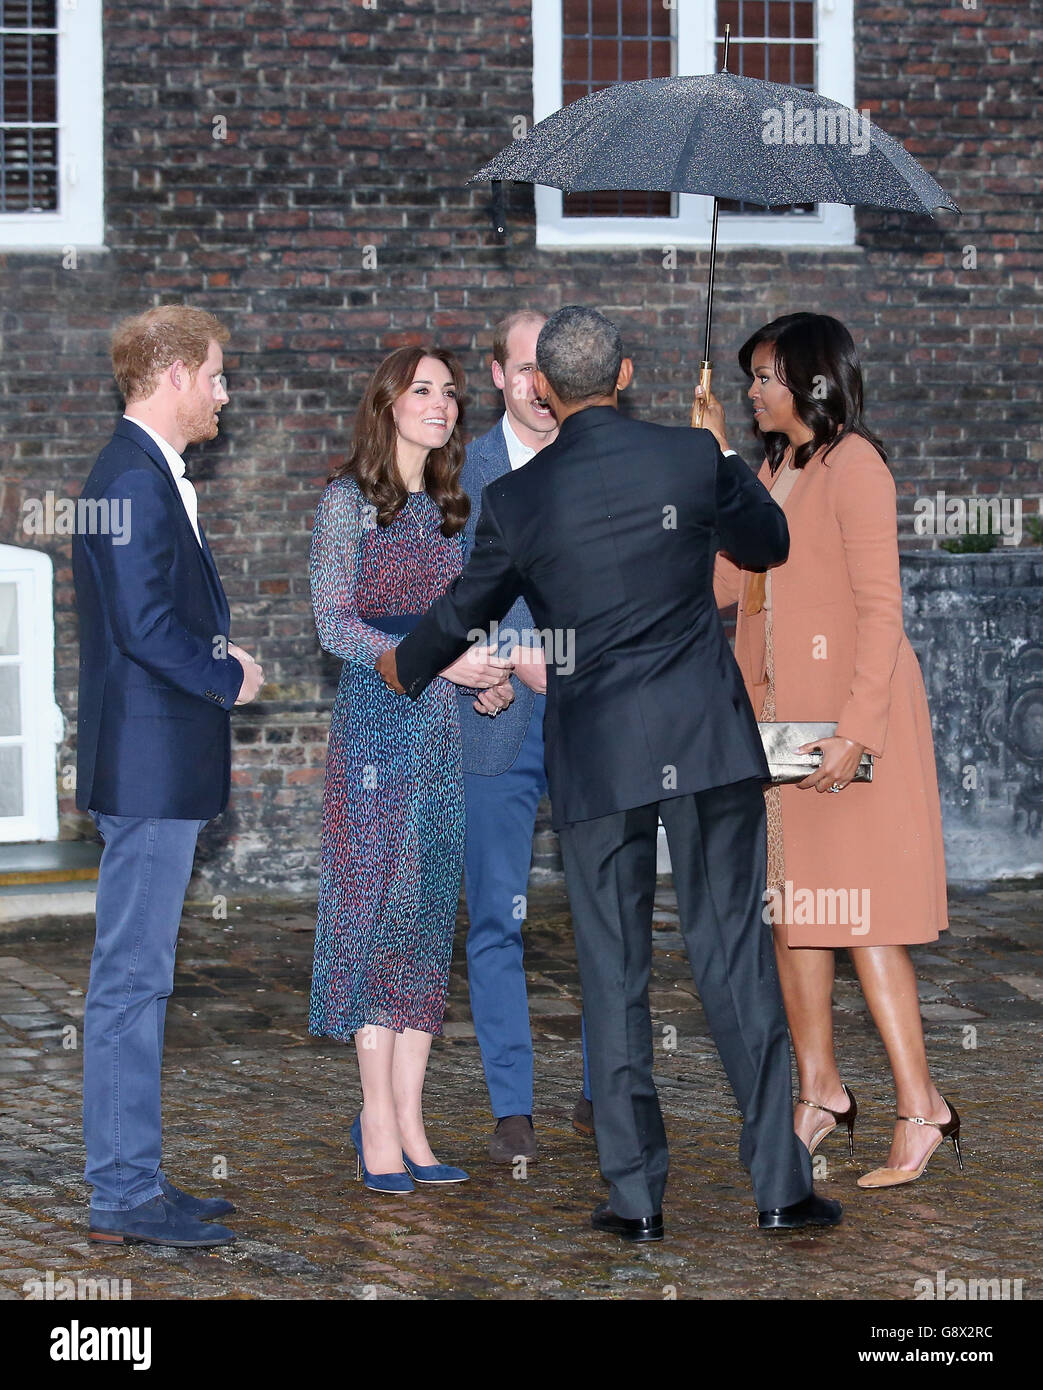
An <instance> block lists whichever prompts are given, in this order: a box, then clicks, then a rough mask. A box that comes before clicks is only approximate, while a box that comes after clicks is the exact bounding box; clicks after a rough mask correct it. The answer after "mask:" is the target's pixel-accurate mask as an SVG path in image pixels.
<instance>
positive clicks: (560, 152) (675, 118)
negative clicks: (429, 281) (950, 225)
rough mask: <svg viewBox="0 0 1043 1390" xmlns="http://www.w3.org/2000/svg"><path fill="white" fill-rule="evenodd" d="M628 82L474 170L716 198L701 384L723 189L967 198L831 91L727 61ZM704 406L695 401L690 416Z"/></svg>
mask: <svg viewBox="0 0 1043 1390" xmlns="http://www.w3.org/2000/svg"><path fill="white" fill-rule="evenodd" d="M729 33H730V26H726V27H725V47H724V65H723V69H722V71H721V72H717V73H712V74H710V75H709V76H704V77H660V78H650V79H648V80H647V81H643V82H621V83H617V84H616V85H615V86H612V87H606V88H604V89H603V90H602V91H599V92H592V93H591V94H590V95H589V96H585V97H581V98H580V99H579V101H574V102H572V103H571V105H569V106H565V107H563V108H562V109H561V110H560V111H555V112H554V114H553V115H551V116H548V117H547V118H546V119H545V120H542V121H540V122H539V124H538V125H535V126H533V128H532V130H531V131H530V132H529V134H528V135H527V136H526V137H525V139H524V140H518V141H515V142H513V143H512V144H511V145H509V146H508V147H507V148H506V149H504V150H501V151H500V153H499V154H498V155H496V157H495V158H494V159H492V160H490V161H489V163H488V164H484V165H483V166H482V167H481V168H480V169H479V170H477V171H476V172H475V173H474V174H473V175H472V176H471V179H470V182H471V183H476V182H479V181H481V180H484V179H514V180H517V181H520V182H527V183H542V184H548V185H550V186H551V187H552V188H561V189H564V190H565V191H566V192H568V193H574V192H578V191H587V190H603V189H637V190H648V191H653V192H673V193H702V194H707V195H710V196H711V197H712V198H713V200H714V202H713V224H712V230H711V234H710V269H709V284H708V288H707V294H706V334H705V342H704V351H703V360H702V363H701V364H700V372H699V385H701V386H702V387H703V388H704V389H705V390H706V391H707V392H709V389H710V379H711V371H712V363H711V361H710V331H711V326H712V322H713V283H714V272H715V268H716V260H717V217H718V200H719V199H721V198H732V199H737V200H739V201H741V202H746V203H758V204H761V205H762V206H764V207H782V206H787V205H789V204H794V203H796V204H799V203H846V204H849V205H850V206H864V207H877V208H892V209H896V210H900V211H905V212H919V213H928V214H930V215H931V216H933V215H934V212H935V210H936V209H937V208H948V209H950V210H951V211H953V212H959V208H958V207H957V206H956V204H955V203H954V202H953V200H952V199H951V198H950V197H949V195H948V194H947V193H946V192H945V190H944V189H943V188H942V187H941V186H940V185H939V184H938V183H936V182H935V180H934V179H933V178H932V177H931V176H930V174H928V173H927V171H926V169H924V168H922V166H921V165H919V164H918V163H917V162H916V160H915V159H913V157H912V155H910V154H909V153H908V152H907V151H906V150H905V149H903V148H902V146H901V145H900V144H899V143H898V141H897V140H893V139H892V138H891V136H890V135H888V134H887V133H886V132H885V131H883V130H881V129H880V128H879V126H875V125H872V124H871V122H870V121H869V119H868V117H863V115H862V114H861V113H860V112H858V111H852V110H850V108H848V107H846V106H842V105H841V104H840V103H839V102H836V101H832V100H831V99H830V98H829V97H823V96H819V95H818V93H817V92H809V91H805V90H804V89H803V88H800V87H791V86H787V85H785V84H783V83H781V82H762V81H759V80H757V79H756V78H752V77H741V76H739V75H738V74H736V73H731V72H728V70H727V69H728V42H729ZM701 420H702V405H701V403H700V402H699V401H698V399H697V400H696V402H695V404H694V405H693V407H692V423H693V424H695V425H697V424H700V423H701Z"/></svg>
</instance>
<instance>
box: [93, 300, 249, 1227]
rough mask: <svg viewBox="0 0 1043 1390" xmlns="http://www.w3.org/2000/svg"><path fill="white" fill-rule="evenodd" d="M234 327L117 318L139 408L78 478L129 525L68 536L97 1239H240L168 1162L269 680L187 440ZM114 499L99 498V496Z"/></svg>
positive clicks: (212, 411)
mask: <svg viewBox="0 0 1043 1390" xmlns="http://www.w3.org/2000/svg"><path fill="white" fill-rule="evenodd" d="M227 339H228V331H227V329H225V328H224V327H223V326H222V325H221V324H220V323H219V322H218V320H217V319H215V318H214V317H213V316H212V315H211V314H208V313H205V312H204V311H203V310H201V309H194V308H190V307H188V306H186V305H166V306H163V307H161V308H156V309H150V310H148V311H147V312H145V313H144V314H141V315H139V316H138V317H136V318H132V319H127V320H125V321H124V322H123V323H121V324H120V325H119V327H118V328H117V329H116V332H115V334H114V336H113V346H112V362H113V369H114V372H115V376H116V382H117V385H118V386H119V388H120V391H121V393H122V395H123V398H124V400H125V402H126V413H125V415H124V416H123V418H122V420H121V421H120V422H119V424H118V425H117V426H116V431H115V434H114V435H113V437H112V439H111V440H110V441H109V443H108V444H106V446H105V448H104V449H103V450H102V451H101V454H100V455H99V457H98V460H97V462H96V463H95V465H94V468H93V469H92V470H91V473H90V476H89V477H88V479H87V481H86V483H85V484H84V487H83V491H82V493H81V496H82V497H83V498H86V499H90V500H94V501H96V502H98V503H99V505H98V506H97V507H96V508H94V509H92V510H93V515H95V516H100V517H102V518H104V517H105V516H106V515H108V514H111V513H112V512H113V509H114V508H115V509H117V510H118V511H120V512H121V513H122V525H121V527H120V529H119V532H118V533H117V532H115V531H112V529H111V528H108V531H106V528H104V527H101V526H99V527H96V528H95V527H92V529H91V530H90V531H85V532H84V533H83V534H77V535H76V536H75V537H74V540H73V573H74V576H75V581H76V602H77V608H78V610H79V619H80V693H79V719H78V734H77V792H76V804H77V806H79V807H80V809H81V810H86V811H89V812H90V814H91V816H92V817H93V819H94V823H95V825H96V826H97V828H98V831H99V833H100V834H101V837H102V839H103V840H104V841H105V849H104V852H103V854H102V858H101V866H100V869H99V872H98V901H97V933H96V939H95V945H94V954H93V956H92V957H91V972H90V984H89V987H88V990H87V1000H86V1010H85V1014H84V1022H83V1052H84V1056H83V1134H84V1143H85V1146H86V1150H87V1165H86V1169H85V1173H84V1176H85V1178H86V1181H87V1182H88V1183H89V1184H90V1185H91V1187H92V1189H93V1191H92V1196H91V1211H90V1238H91V1240H94V1241H100V1242H105V1243H110V1244H123V1243H124V1242H131V1241H133V1242H144V1243H148V1244H155V1245H175V1246H206V1245H226V1244H228V1243H229V1242H230V1241H232V1240H234V1239H235V1236H234V1234H233V1233H232V1231H230V1230H228V1229H227V1228H226V1227H224V1226H218V1225H215V1224H207V1223H208V1222H211V1223H212V1221H213V1218H214V1217H217V1216H223V1215H226V1214H227V1213H229V1212H231V1211H233V1210H234V1208H233V1207H232V1205H231V1203H229V1202H226V1201H224V1200H223V1199H221V1198H198V1197H193V1196H190V1195H189V1194H188V1193H186V1192H182V1191H180V1190H179V1189H178V1188H176V1187H175V1186H174V1185H173V1183H172V1182H170V1180H169V1179H168V1178H167V1177H166V1175H165V1174H164V1172H163V1169H162V1167H161V1145H162V1124H161V1116H160V1074H161V1070H162V1062H163V1025H164V1016H165V1012H166V1001H167V999H168V997H169V996H170V994H171V992H172V990H173V981H174V953H175V950H176V948H177V936H178V928H179V926H180V922H181V908H182V905H183V902H184V896H185V890H186V888H187V887H188V881H189V878H190V876H191V873H192V861H193V857H194V855H195V847H196V838H197V836H198V834H199V832H200V830H201V829H202V828H203V826H204V825H206V823H207V821H208V820H210V819H211V818H212V817H214V816H217V815H220V813H221V812H222V811H223V810H224V808H225V806H226V805H227V802H228V790H229V780H230V764H231V757H230V752H231V733H230V728H229V722H230V721H229V711H230V710H231V708H232V706H233V705H236V704H246V703H247V702H248V701H250V700H252V699H253V698H254V696H255V695H256V694H257V692H258V690H259V689H260V687H261V685H262V683H263V674H262V671H261V668H260V666H258V665H257V663H256V662H255V661H254V660H253V659H252V658H251V657H250V656H248V655H247V653H246V652H244V651H243V650H242V649H241V648H239V647H236V646H235V645H233V644H232V643H230V642H229V641H228V628H229V611H228V602H227V600H226V598H225V593H224V589H223V588H222V587H221V580H220V578H219V576H218V573H217V567H216V565H215V564H214V559H213V556H212V555H211V553H210V548H209V546H208V545H207V542H206V537H205V535H204V534H203V531H202V528H201V526H200V525H199V520H198V517H197V514H196V494H195V489H194V488H193V486H192V484H191V483H190V482H189V481H188V479H187V478H186V477H185V476H184V475H185V464H184V460H183V459H182V457H181V455H182V453H183V452H184V450H185V448H186V447H187V446H188V445H189V444H196V443H200V442H201V441H203V440H205V439H213V438H214V436H215V435H216V434H217V428H218V424H217V417H218V412H219V411H220V410H221V408H222V407H223V406H224V405H226V404H227V403H228V395H227V392H226V391H225V387H224V377H223V358H222V352H221V345H222V343H224V342H226V341H227ZM103 501H104V502H105V503H106V504H107V505H101V503H102V502H103Z"/></svg>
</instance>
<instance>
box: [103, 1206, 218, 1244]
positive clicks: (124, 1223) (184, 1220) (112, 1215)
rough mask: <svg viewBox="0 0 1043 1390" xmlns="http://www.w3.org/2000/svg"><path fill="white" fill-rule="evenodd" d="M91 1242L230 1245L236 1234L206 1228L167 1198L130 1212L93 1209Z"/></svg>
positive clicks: (214, 1227) (216, 1227) (134, 1208)
mask: <svg viewBox="0 0 1043 1390" xmlns="http://www.w3.org/2000/svg"><path fill="white" fill-rule="evenodd" d="M88 1234H89V1236H90V1239H91V1240H94V1241H98V1242H100V1243H101V1244H103V1245H131V1244H134V1245H181V1246H203V1245H231V1243H232V1241H233V1240H235V1232H234V1231H230V1230H229V1229H228V1227H227V1226H207V1225H204V1224H203V1222H201V1221H196V1220H195V1219H194V1218H193V1217H191V1216H186V1215H185V1213H184V1212H182V1211H178V1209H177V1207H175V1206H172V1205H171V1203H170V1202H168V1201H167V1199H166V1198H165V1197H153V1198H152V1199H151V1201H148V1202H142V1203H140V1204H139V1205H138V1206H136V1207H131V1209H130V1210H129V1211H98V1210H95V1208H94V1207H92V1208H91V1221H90V1231H89V1232H88Z"/></svg>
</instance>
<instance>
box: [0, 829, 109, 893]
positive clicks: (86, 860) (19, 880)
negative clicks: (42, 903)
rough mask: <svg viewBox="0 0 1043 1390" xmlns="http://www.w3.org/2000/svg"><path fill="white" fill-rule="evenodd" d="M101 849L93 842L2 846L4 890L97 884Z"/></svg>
mask: <svg viewBox="0 0 1043 1390" xmlns="http://www.w3.org/2000/svg"><path fill="white" fill-rule="evenodd" d="M101 848H102V847H101V845H96V844H93V843H92V842H91V841H89V840H50V841H46V842H44V841H40V842H36V843H32V844H21V845H0V889H3V888H15V887H21V886H33V887H37V886H39V885H42V884H56V885H65V884H84V883H88V882H95V883H96V882H97V880H98V864H99V863H100V861H101Z"/></svg>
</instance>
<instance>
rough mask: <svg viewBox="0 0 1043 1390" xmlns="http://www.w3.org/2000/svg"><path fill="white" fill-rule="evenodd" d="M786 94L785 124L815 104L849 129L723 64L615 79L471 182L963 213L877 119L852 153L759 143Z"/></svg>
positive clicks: (851, 146)
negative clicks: (700, 72) (696, 73)
mask: <svg viewBox="0 0 1043 1390" xmlns="http://www.w3.org/2000/svg"><path fill="white" fill-rule="evenodd" d="M787 102H789V103H791V107H790V119H791V123H792V121H793V114H794V113H795V112H799V111H801V110H807V109H811V110H813V111H817V110H818V109H820V108H821V109H822V110H823V112H824V113H829V112H833V113H837V114H838V115H839V114H840V113H845V114H844V115H843V116H842V118H841V119H842V124H841V126H840V127H839V128H840V129H842V130H850V129H851V127H849V125H848V120H849V116H848V114H846V113H848V108H847V107H845V106H842V105H841V104H840V103H839V102H836V101H831V100H830V99H829V98H828V97H822V96H819V95H818V94H817V93H816V92H807V91H804V90H803V89H802V88H799V87H789V86H785V85H784V84H783V83H780V82H761V81H758V80H757V79H756V78H752V77H740V76H738V75H737V74H735V73H731V72H717V73H712V74H710V75H709V76H706V77H659V78H652V79H650V80H648V81H646V82H621V83H619V84H617V85H616V86H614V87H606V88H605V89H604V90H603V91H600V92H593V93H591V95H590V96H585V97H581V98H580V100H579V101H574V102H573V103H572V104H571V105H570V106H565V107H563V108H562V109H561V110H560V111H555V113H554V114H553V115H552V116H548V117H547V118H546V120H543V121H540V122H539V124H538V125H536V126H534V127H533V129H532V130H531V131H530V132H529V134H528V135H527V136H526V137H525V139H524V140H518V141H515V142H514V143H512V144H511V145H510V146H508V148H507V149H505V150H501V151H500V153H499V154H498V155H497V156H496V158H495V159H492V160H490V162H489V163H488V164H484V165H483V166H482V167H481V168H480V169H479V170H478V171H477V172H476V173H475V174H474V175H472V178H471V182H472V183H475V182H478V181H480V180H483V179H515V180H519V181H523V182H527V183H543V184H549V185H550V186H551V187H552V188H562V189H564V190H565V191H566V192H569V193H575V192H579V191H585V190H592V189H598V190H600V189H609V188H622V189H642V190H651V191H658V192H674V193H703V194H708V195H710V196H711V197H716V198H735V199H739V200H741V201H742V202H747V203H761V204H763V205H764V206H765V207H781V206H784V205H786V204H788V203H849V204H851V205H864V206H869V207H878V208H894V209H898V210H901V211H905V212H919V213H924V212H926V213H931V214H932V215H933V212H934V209H935V208H949V209H951V210H952V211H953V212H958V211H959V208H957V206H956V204H955V203H954V202H953V200H952V199H951V198H950V197H949V196H948V194H947V193H946V192H945V191H944V189H943V188H941V186H940V185H939V184H938V183H936V182H935V180H934V179H933V178H931V176H930V174H928V173H927V171H926V170H925V169H923V168H922V167H921V166H920V165H919V164H918V163H917V162H916V160H915V159H913V157H912V156H911V155H910V154H908V153H907V152H906V151H905V150H904V149H903V148H902V146H901V145H900V144H899V143H898V141H897V140H893V139H892V138H891V136H890V135H887V134H885V133H884V131H882V130H880V129H879V128H878V127H877V126H874V125H871V126H870V127H869V136H870V141H869V148H868V149H867V150H865V152H864V153H859V152H858V151H859V148H860V147H861V141H859V142H858V143H852V141H851V140H850V139H848V140H834V142H833V143H826V142H823V143H814V144H797V143H768V142H766V140H765V138H764V135H765V132H766V130H768V129H769V126H767V125H766V119H765V113H766V112H768V113H778V115H777V116H774V115H772V116H769V118H768V119H769V122H770V123H773V124H774V125H775V127H776V129H777V127H778V125H779V124H780V123H782V124H784V121H785V115H786V103H787ZM851 114H854V113H851ZM800 119H801V118H800V117H799V116H798V117H797V122H798V123H799V122H800ZM822 119H823V121H824V119H825V117H823V118H822ZM835 119H836V117H835ZM834 129H837V127H834ZM856 129H857V128H856ZM791 130H792V126H791ZM798 138H799V137H798Z"/></svg>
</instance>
